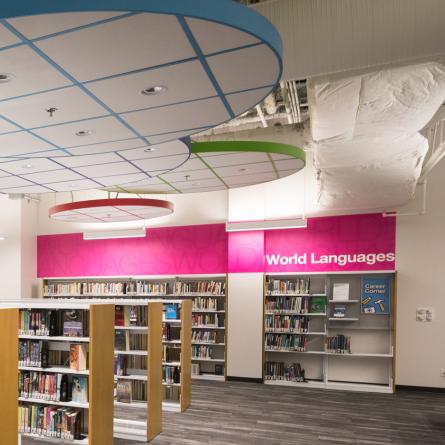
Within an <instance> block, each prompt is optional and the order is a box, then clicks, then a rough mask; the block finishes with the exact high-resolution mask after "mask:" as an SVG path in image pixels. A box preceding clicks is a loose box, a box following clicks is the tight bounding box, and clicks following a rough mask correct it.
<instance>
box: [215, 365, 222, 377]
mask: <svg viewBox="0 0 445 445" xmlns="http://www.w3.org/2000/svg"><path fill="white" fill-rule="evenodd" d="M215 375H224V365H215Z"/></svg>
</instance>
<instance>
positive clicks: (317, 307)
mask: <svg viewBox="0 0 445 445" xmlns="http://www.w3.org/2000/svg"><path fill="white" fill-rule="evenodd" d="M309 312H310V313H311V314H324V313H325V312H326V298H325V297H312V298H311V299H310V305H309Z"/></svg>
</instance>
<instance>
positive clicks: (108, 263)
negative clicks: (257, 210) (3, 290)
mask: <svg viewBox="0 0 445 445" xmlns="http://www.w3.org/2000/svg"><path fill="white" fill-rule="evenodd" d="M37 249H38V263H37V269H38V270H37V275H38V276H39V277H81V276H117V275H126V276H131V275H174V274H207V273H209V274H210V273H211V274H217V273H226V271H227V234H226V232H225V227H224V224H209V225H200V226H183V227H166V228H159V229H149V230H147V236H146V237H145V238H125V239H107V240H89V241H84V240H83V236H82V234H81V233H73V234H69V235H44V236H39V237H38V238H37Z"/></svg>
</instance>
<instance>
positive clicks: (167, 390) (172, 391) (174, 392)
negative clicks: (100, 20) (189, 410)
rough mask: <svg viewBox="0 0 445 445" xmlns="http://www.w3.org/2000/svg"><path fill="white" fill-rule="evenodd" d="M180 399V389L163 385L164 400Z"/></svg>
mask: <svg viewBox="0 0 445 445" xmlns="http://www.w3.org/2000/svg"><path fill="white" fill-rule="evenodd" d="M180 397H181V387H180V386H174V385H169V384H166V385H164V400H172V401H179V400H180Z"/></svg>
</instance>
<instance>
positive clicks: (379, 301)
mask: <svg viewBox="0 0 445 445" xmlns="http://www.w3.org/2000/svg"><path fill="white" fill-rule="evenodd" d="M390 304H391V278H390V277H363V278H362V291H361V308H362V313H363V314H389V313H390V311H391V308H390Z"/></svg>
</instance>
